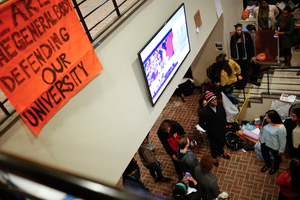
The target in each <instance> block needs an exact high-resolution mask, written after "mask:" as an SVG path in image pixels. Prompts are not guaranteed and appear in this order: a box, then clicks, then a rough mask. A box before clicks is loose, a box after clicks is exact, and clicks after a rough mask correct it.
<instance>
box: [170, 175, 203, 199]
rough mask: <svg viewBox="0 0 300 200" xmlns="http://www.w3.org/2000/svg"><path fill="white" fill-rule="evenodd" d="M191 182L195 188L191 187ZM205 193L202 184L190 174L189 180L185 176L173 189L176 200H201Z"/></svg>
mask: <svg viewBox="0 0 300 200" xmlns="http://www.w3.org/2000/svg"><path fill="white" fill-rule="evenodd" d="M189 181H191V182H192V183H193V184H194V186H195V187H189ZM202 196H203V191H202V188H201V186H200V184H199V183H198V182H197V181H196V180H195V179H194V178H193V177H192V175H190V174H189V178H188V177H187V175H186V174H185V176H184V178H183V179H182V181H181V182H178V183H176V185H175V186H174V189H173V198H174V200H194V199H201V198H202Z"/></svg>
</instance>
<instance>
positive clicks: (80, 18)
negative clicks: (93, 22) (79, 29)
mask: <svg viewBox="0 0 300 200" xmlns="http://www.w3.org/2000/svg"><path fill="white" fill-rule="evenodd" d="M72 2H73V5H74V8H75V9H76V12H77V15H78V17H79V20H80V22H81V24H82V26H83V28H84V30H85V33H86V35H87V36H88V38H89V40H90V42H92V41H93V38H92V36H91V34H90V32H89V29H88V27H87V25H86V23H85V21H84V18H83V16H82V13H81V11H80V9H79V6H78V4H77V2H76V0H72Z"/></svg>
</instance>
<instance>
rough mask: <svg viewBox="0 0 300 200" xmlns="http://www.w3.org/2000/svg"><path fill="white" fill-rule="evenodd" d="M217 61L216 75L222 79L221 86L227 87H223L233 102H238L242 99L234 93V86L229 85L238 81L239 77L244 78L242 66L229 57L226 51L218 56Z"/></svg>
mask: <svg viewBox="0 0 300 200" xmlns="http://www.w3.org/2000/svg"><path fill="white" fill-rule="evenodd" d="M216 62H217V71H216V75H217V77H219V78H220V80H221V86H222V87H224V88H225V89H223V92H224V94H225V95H226V96H227V97H228V98H229V99H230V101H231V102H232V103H233V104H238V103H239V101H240V100H239V99H238V98H236V97H235V96H233V95H232V92H233V90H234V87H233V86H228V85H230V84H232V83H235V82H237V79H239V80H241V79H242V78H243V77H242V76H241V75H240V74H241V68H240V66H239V65H238V64H237V63H236V62H235V61H234V60H232V59H228V58H227V56H226V54H224V53H221V54H220V55H219V56H217V58H216ZM226 86H227V87H226Z"/></svg>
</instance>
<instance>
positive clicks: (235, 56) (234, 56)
mask: <svg viewBox="0 0 300 200" xmlns="http://www.w3.org/2000/svg"><path fill="white" fill-rule="evenodd" d="M231 39H232V40H233V44H234V45H233V46H232V59H233V60H246V59H247V50H246V41H245V34H244V33H243V32H242V34H241V39H242V49H241V50H242V51H241V52H240V54H241V55H242V58H241V59H240V57H239V49H238V46H237V39H238V35H237V33H235V34H234V35H233V36H232V38H231Z"/></svg>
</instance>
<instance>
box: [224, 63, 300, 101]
mask: <svg viewBox="0 0 300 200" xmlns="http://www.w3.org/2000/svg"><path fill="white" fill-rule="evenodd" d="M276 69H277V70H278V69H280V70H281V71H285V69H300V66H269V67H267V68H265V69H262V70H259V71H258V72H256V73H254V74H251V75H249V76H247V77H243V79H242V80H239V81H237V82H235V83H232V84H230V85H228V86H226V87H232V86H236V85H238V84H239V83H241V82H244V80H245V79H248V78H251V77H261V76H257V75H258V74H260V73H262V72H267V88H261V89H267V91H268V92H267V94H271V93H270V71H275V70H276ZM289 72H291V71H289ZM292 72H294V71H292ZM295 72H296V71H295ZM273 78H288V79H300V77H299V78H297V77H272V79H273ZM262 83H266V82H262ZM272 84H281V85H298V84H293V83H272ZM226 87H225V88H226ZM272 90H275V91H276V90H278V91H280V90H281V89H272ZM285 91H289V92H293V91H299V92H300V90H291V89H285ZM243 95H244V101H245V89H244V88H243Z"/></svg>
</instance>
